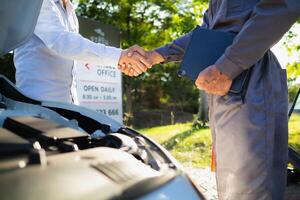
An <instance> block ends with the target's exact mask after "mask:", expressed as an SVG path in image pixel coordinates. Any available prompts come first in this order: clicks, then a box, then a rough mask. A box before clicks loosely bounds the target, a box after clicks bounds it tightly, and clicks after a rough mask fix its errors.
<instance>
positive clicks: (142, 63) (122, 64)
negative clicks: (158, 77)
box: [118, 45, 164, 77]
mask: <svg viewBox="0 0 300 200" xmlns="http://www.w3.org/2000/svg"><path fill="white" fill-rule="evenodd" d="M163 61H164V59H163V57H162V56H161V55H160V54H158V53H157V52H155V51H146V50H145V49H143V48H142V47H140V46H138V45H135V46H132V47H130V48H129V49H127V50H124V51H123V52H122V55H121V57H120V60H119V64H118V68H119V70H121V71H122V72H123V73H124V74H126V75H127V76H131V77H133V76H139V75H141V74H142V73H144V72H146V71H147V70H148V69H150V68H152V66H153V65H155V64H158V63H161V62H163Z"/></svg>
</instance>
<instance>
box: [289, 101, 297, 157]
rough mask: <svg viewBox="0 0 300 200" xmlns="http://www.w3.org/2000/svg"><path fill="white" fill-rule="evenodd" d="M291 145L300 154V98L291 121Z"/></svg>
mask: <svg viewBox="0 0 300 200" xmlns="http://www.w3.org/2000/svg"><path fill="white" fill-rule="evenodd" d="M289 145H290V147H292V148H293V149H294V150H295V151H296V152H297V153H298V154H300V98H299V97H298V98H297V101H296V104H295V107H294V110H293V112H292V115H291V117H290V121H289Z"/></svg>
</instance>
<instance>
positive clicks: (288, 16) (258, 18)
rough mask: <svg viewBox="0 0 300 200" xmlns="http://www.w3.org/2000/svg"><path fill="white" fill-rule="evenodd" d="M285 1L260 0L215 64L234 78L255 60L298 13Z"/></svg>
mask: <svg viewBox="0 0 300 200" xmlns="http://www.w3.org/2000/svg"><path fill="white" fill-rule="evenodd" d="M288 1H289V0H287V1H284V0H278V1H277V3H274V1H272V0H261V1H260V2H259V3H258V4H257V6H256V7H255V9H254V11H253V13H252V17H251V18H250V19H249V20H248V21H247V22H246V23H245V25H244V26H243V28H242V30H241V31H240V32H239V34H238V35H237V36H236V38H235V40H234V42H233V44H232V45H231V46H230V47H229V48H227V50H226V51H225V53H224V55H223V56H222V57H221V58H220V59H219V60H218V61H217V62H216V67H217V68H218V69H219V70H220V71H221V72H223V73H224V74H226V75H228V76H229V77H231V78H232V79H234V78H235V77H237V76H238V75H239V74H240V73H242V72H243V71H244V70H246V69H248V68H250V67H251V66H252V65H254V64H255V63H257V62H258V61H259V60H260V59H261V58H262V57H263V55H264V54H265V52H266V51H268V50H269V49H270V48H271V47H272V46H273V45H274V44H276V43H277V42H278V41H279V40H280V39H281V38H282V36H283V35H284V34H285V33H286V32H287V31H288V30H289V29H290V27H291V26H292V25H293V24H294V23H295V21H296V20H297V18H298V17H299V15H300V14H299V10H293V9H292V8H291V5H288V3H287V2H288ZM292 1H293V0H292Z"/></svg>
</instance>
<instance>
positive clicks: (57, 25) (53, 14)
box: [34, 0, 122, 66]
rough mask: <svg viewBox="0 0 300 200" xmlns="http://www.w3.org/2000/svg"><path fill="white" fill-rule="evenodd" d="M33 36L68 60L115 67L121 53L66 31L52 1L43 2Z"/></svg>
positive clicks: (113, 48)
mask: <svg viewBox="0 0 300 200" xmlns="http://www.w3.org/2000/svg"><path fill="white" fill-rule="evenodd" d="M34 34H35V35H36V36H37V37H38V38H40V39H41V41H42V42H43V43H44V44H45V45H46V46H47V48H49V49H50V50H51V51H52V52H53V53H55V54H57V55H59V56H61V57H64V58H66V59H70V60H81V61H86V62H89V63H93V64H102V65H111V66H117V64H118V61H119V58H120V55H121V51H122V50H121V49H119V48H115V47H109V46H105V45H103V44H98V43H94V42H92V41H90V40H88V39H86V38H84V37H83V36H81V35H80V34H79V33H75V32H70V31H68V30H67V29H66V27H65V26H64V21H63V20H62V19H61V18H60V17H59V10H58V8H57V7H56V5H55V3H54V2H53V1H52V0H44V2H43V5H42V8H41V12H40V15H39V18H38V22H37V25H36V28H35V31H34Z"/></svg>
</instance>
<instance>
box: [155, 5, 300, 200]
mask: <svg viewBox="0 0 300 200" xmlns="http://www.w3.org/2000/svg"><path fill="white" fill-rule="evenodd" d="M299 8H300V1H299V0H211V1H210V3H209V9H208V10H207V12H206V13H205V16H204V23H203V25H202V27H203V28H207V29H216V30H222V31H227V32H235V33H238V35H237V36H236V38H235V40H234V42H233V44H232V45H231V46H230V47H229V48H227V50H226V52H225V53H224V54H223V56H222V57H221V58H220V59H219V60H218V61H217V62H216V63H215V65H213V66H210V67H209V68H208V69H207V70H204V71H203V72H201V73H200V74H199V77H198V79H197V81H196V85H197V87H198V88H199V89H203V90H205V91H206V92H207V93H209V94H210V95H209V105H210V125H211V129H212V135H213V143H214V149H215V156H216V179H217V189H218V195H219V199H221V200H223V199H226V200H227V199H230V200H244V199H251V200H258V199H283V198H284V190H285V186H286V167H287V158H288V115H287V110H288V90H287V80H286V71H285V70H284V69H282V68H281V66H280V64H279V63H278V61H277V59H276V57H275V56H274V55H273V53H272V52H271V51H270V48H271V47H272V46H273V45H274V44H275V43H277V42H278V41H279V40H280V38H281V37H282V36H283V35H284V34H285V33H286V32H287V31H288V30H289V29H290V27H291V26H292V25H293V23H295V22H296V20H297V18H298V17H299V15H300V14H299V10H300V9H299ZM190 37H191V32H190V33H188V34H186V35H184V36H183V37H181V38H178V39H176V40H174V41H173V42H172V43H170V44H167V45H165V46H162V47H160V48H158V49H156V50H155V51H152V52H149V56H150V57H151V58H152V60H153V63H167V62H171V61H180V60H182V57H183V55H184V52H185V48H186V46H187V44H188V41H189V39H190ZM199 59H201V58H199ZM251 66H253V68H252V74H251V78H250V81H249V84H248V88H247V92H246V95H245V99H244V101H243V99H242V98H241V96H230V95H226V94H227V93H228V91H229V88H230V86H231V83H232V80H233V79H234V78H235V77H237V76H238V75H239V74H241V73H242V72H243V71H244V70H246V69H249V68H250V67H251Z"/></svg>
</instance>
